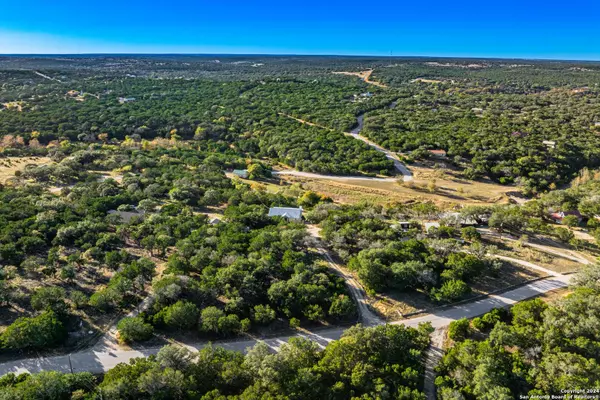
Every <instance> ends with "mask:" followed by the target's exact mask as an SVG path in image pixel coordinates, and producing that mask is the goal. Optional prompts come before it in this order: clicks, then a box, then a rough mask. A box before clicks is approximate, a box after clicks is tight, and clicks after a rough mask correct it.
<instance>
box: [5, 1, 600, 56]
mask: <svg viewBox="0 0 600 400" xmlns="http://www.w3.org/2000/svg"><path fill="white" fill-rule="evenodd" d="M599 17H600V1H598V0H586V1H582V0H560V1H559V0H545V1H541V0H519V1H515V0H492V1H489V0H479V1H473V0H465V1H462V0H430V1H423V0H421V1H405V0H374V1H354V0H346V1H339V0H319V1H316V0H303V1H295V2H290V1H286V0H279V1H276V0H246V1H238V0H212V1H203V0H195V1H194V0H169V1H165V0H163V1H152V0H145V1H139V0H104V1H95V0H58V1H48V0H0V53H2V54H42V53H45V54H59V53H64V54H78V53H243V54H251V53H261V54H332V55H333V54H349V55H350V54H354V55H389V54H390V52H393V54H394V55H397V56H401V55H408V56H411V55H412V56H414V55H428V56H472V57H519V58H558V59H588V60H600V22H599V20H598V18H599Z"/></svg>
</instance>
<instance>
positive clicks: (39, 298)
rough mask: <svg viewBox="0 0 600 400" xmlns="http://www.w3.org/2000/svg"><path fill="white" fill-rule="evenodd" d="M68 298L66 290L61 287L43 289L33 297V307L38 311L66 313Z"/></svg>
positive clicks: (37, 291)
mask: <svg viewBox="0 0 600 400" xmlns="http://www.w3.org/2000/svg"><path fill="white" fill-rule="evenodd" d="M66 296H67V295H66V293H65V290H64V289H63V288H61V287H58V286H55V287H43V288H40V289H38V290H36V291H35V293H34V294H33V296H31V307H32V308H33V309H34V310H38V311H42V310H52V311H54V312H56V313H64V312H65V311H66V309H67V304H66V303H65V298H66Z"/></svg>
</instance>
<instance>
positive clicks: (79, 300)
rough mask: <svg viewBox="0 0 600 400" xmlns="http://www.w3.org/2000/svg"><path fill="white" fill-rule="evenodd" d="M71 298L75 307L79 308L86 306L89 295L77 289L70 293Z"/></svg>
mask: <svg viewBox="0 0 600 400" xmlns="http://www.w3.org/2000/svg"><path fill="white" fill-rule="evenodd" d="M69 299H70V300H71V302H72V303H73V308H75V309H79V308H81V307H83V306H85V305H86V304H87V302H88V298H87V296H86V295H85V294H84V293H83V292H80V291H79V290H75V291H73V292H71V293H70V294H69Z"/></svg>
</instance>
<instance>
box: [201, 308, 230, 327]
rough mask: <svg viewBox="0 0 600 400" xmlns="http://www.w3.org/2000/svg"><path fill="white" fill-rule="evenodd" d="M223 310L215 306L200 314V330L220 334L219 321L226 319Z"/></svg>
mask: <svg viewBox="0 0 600 400" xmlns="http://www.w3.org/2000/svg"><path fill="white" fill-rule="evenodd" d="M224 316H225V313H224V312H223V310H220V309H218V308H217V307H215V306H210V307H206V308H205V309H204V310H202V313H201V314H200V330H202V331H204V332H215V333H216V332H218V331H219V319H220V318H222V317H224Z"/></svg>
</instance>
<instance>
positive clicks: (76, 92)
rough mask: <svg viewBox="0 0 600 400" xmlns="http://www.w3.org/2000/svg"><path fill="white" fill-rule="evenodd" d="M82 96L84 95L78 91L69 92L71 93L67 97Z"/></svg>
mask: <svg viewBox="0 0 600 400" xmlns="http://www.w3.org/2000/svg"><path fill="white" fill-rule="evenodd" d="M80 94H82V93H80V92H79V91H77V90H69V91H68V92H67V96H71V97H75V96H79V95H80Z"/></svg>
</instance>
